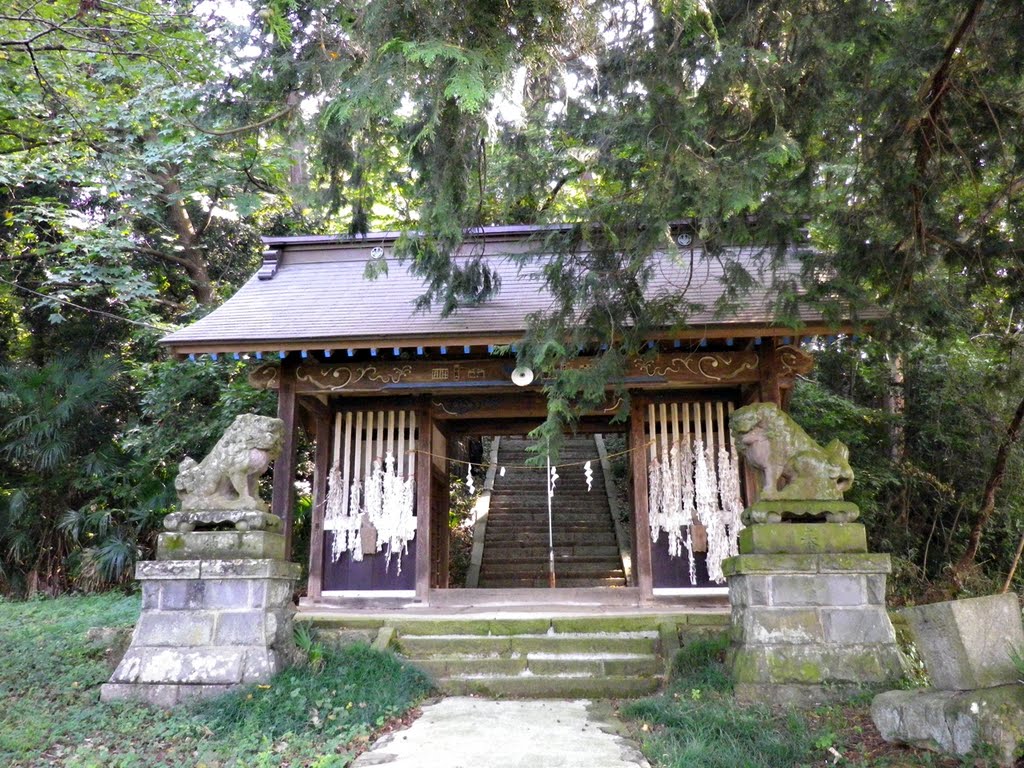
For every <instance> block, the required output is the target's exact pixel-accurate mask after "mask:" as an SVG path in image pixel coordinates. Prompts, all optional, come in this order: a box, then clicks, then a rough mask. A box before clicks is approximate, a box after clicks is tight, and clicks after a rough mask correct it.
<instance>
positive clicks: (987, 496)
mask: <svg viewBox="0 0 1024 768" xmlns="http://www.w3.org/2000/svg"><path fill="white" fill-rule="evenodd" d="M1022 422H1024V399H1022V400H1021V401H1020V403H1019V404H1018V405H1017V411H1016V412H1015V413H1014V414H1013V420H1012V421H1011V422H1010V426H1009V427H1007V429H1006V435H1005V437H1003V442H1002V443H1001V444H1000V445H999V451H998V452H997V453H996V460H995V463H994V464H993V465H992V472H991V473H990V474H989V476H988V482H987V483H985V493H984V495H983V496H982V502H981V510H980V511H979V512H978V517H977V519H976V520H975V521H974V526H973V527H972V528H971V535H970V536H969V537H968V539H967V549H966V550H965V551H964V554H963V556H962V557H961V558H960V560H959V562H957V564H956V565H955V566H954V567H953V580H954V581H956V582H958V583H959V581H960V580H961V578H962V577H963V574H965V573H966V572H967V571H968V570H970V568H971V567H972V566H973V565H974V561H975V559H976V558H977V556H978V546H979V545H980V544H981V533H982V531H983V530H984V528H985V525H986V524H987V523H988V521H989V518H991V517H992V513H993V512H994V511H995V508H996V494H997V493H999V489H1000V488H1001V487H1002V485H1003V479H1004V478H1005V476H1006V462H1007V460H1008V459H1009V458H1010V450H1011V449H1012V448H1013V446H1014V445H1016V444H1017V441H1018V440H1019V439H1020V433H1021V423H1022Z"/></svg>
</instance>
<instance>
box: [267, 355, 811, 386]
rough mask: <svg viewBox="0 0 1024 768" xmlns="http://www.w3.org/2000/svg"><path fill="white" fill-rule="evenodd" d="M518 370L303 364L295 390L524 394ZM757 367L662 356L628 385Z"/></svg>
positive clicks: (724, 375)
mask: <svg viewBox="0 0 1024 768" xmlns="http://www.w3.org/2000/svg"><path fill="white" fill-rule="evenodd" d="M777 360H778V364H779V368H780V374H781V375H782V376H783V377H792V376H795V375H796V374H799V373H806V372H807V371H809V370H810V368H811V364H812V363H811V357H810V356H809V355H808V354H807V353H805V352H803V351H802V350H800V349H798V348H797V347H793V346H784V347H780V348H779V349H778V350H777ZM588 364H589V363H588V362H587V361H586V360H585V359H584V360H578V361H575V362H574V363H573V365H575V366H580V367H582V366H586V365H588ZM514 366H515V363H514V361H512V360H507V359H502V360H469V361H464V362H452V361H447V360H445V361H427V360H413V361H404V360H395V361H393V362H387V361H379V362H378V361H374V362H368V363H337V364H330V365H325V364H321V363H318V362H305V363H302V364H300V365H299V366H298V367H297V368H296V371H295V388H296V392H298V393H302V394H309V393H337V394H342V393H344V394H350V393H351V394H370V393H378V392H389V393H398V392H410V393H411V392H418V391H419V392H421V391H433V392H438V393H441V392H448V391H453V390H454V391H473V390H479V389H488V388H489V389H505V390H509V391H520V390H519V388H517V387H515V386H514V385H513V384H512V382H511V375H512V370H513V368H514ZM758 366H759V358H758V353H757V352H755V351H753V350H743V351H736V352H687V353H680V354H674V355H670V354H662V355H658V356H657V357H654V358H650V359H647V358H640V359H637V360H636V361H634V362H633V364H632V365H631V370H630V371H629V372H628V373H627V375H626V379H625V381H626V383H627V384H628V385H629V386H630V387H636V388H641V389H644V388H654V389H657V388H659V387H678V386H693V387H714V386H736V385H739V384H749V383H755V382H757V381H758V375H759V368H758ZM278 371H279V368H278V366H276V365H262V366H260V367H258V368H257V369H256V370H255V371H254V372H253V373H252V374H251V375H250V377H249V380H250V383H252V385H253V386H255V387H258V388H261V389H277V388H278V386H279V373H278Z"/></svg>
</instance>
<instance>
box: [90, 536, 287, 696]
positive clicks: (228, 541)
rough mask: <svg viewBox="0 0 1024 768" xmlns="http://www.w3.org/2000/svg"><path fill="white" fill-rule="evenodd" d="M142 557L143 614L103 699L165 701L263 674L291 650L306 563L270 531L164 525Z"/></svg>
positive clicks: (215, 690) (272, 670)
mask: <svg viewBox="0 0 1024 768" xmlns="http://www.w3.org/2000/svg"><path fill="white" fill-rule="evenodd" d="M157 552H158V558H160V559H158V560H154V561H148V562H142V563H139V564H138V566H137V568H136V574H135V575H136V578H137V579H139V581H141V582H142V614H141V616H140V617H139V622H138V624H136V626H135V632H134V634H133V635H132V642H131V646H130V647H129V648H128V651H127V652H126V653H125V656H124V658H123V659H122V660H121V663H120V664H119V665H118V667H117V669H116V670H115V671H114V674H113V676H112V677H111V678H110V682H109V683H107V684H106V685H104V686H103V688H102V690H101V698H102V700H104V701H112V700H115V699H126V698H130V699H139V700H142V701H146V702H149V703H151V704H156V705H158V706H172V705H174V704H176V703H178V702H180V701H183V700H187V699H193V698H199V697H207V696H214V695H217V694H220V693H223V692H225V691H228V690H230V689H232V688H234V687H237V686H239V685H242V684H247V683H257V682H265V681H266V680H268V679H269V678H270V677H271V676H273V675H274V674H275V673H276V672H278V671H280V670H281V669H283V668H284V667H285V666H286V665H287V664H288V663H289V662H290V661H291V657H292V653H293V648H294V646H293V639H292V614H293V612H294V608H293V605H292V599H291V598H292V591H293V588H294V584H295V580H296V579H297V578H298V576H299V571H300V569H299V566H298V565H297V564H295V563H290V562H286V561H285V560H283V559H281V558H282V556H283V553H284V537H283V536H282V535H281V534H278V533H268V532H266V531H247V532H238V531H198V532H188V533H165V534H162V535H161V536H160V540H159V543H158V545H157Z"/></svg>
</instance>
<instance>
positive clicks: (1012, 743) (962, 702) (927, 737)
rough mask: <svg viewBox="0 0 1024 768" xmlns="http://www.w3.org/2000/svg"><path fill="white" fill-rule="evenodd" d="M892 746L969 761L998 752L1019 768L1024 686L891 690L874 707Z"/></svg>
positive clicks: (1006, 763)
mask: <svg viewBox="0 0 1024 768" xmlns="http://www.w3.org/2000/svg"><path fill="white" fill-rule="evenodd" d="M871 719H872V720H873V721H874V723H875V727H876V728H878V732H879V733H880V734H881V735H882V738H884V739H885V740H886V741H890V742H896V743H900V744H910V745H912V746H915V747H924V748H927V749H933V750H937V751H940V752H945V753H947V754H950V755H957V756H960V757H965V756H968V755H983V754H986V753H990V752H994V754H995V757H996V758H997V760H998V761H999V764H1000V765H1004V766H1013V765H1014V764H1015V762H1016V757H1017V754H1018V752H1019V751H1020V749H1021V748H1022V747H1024V685H1019V684H1014V685H1003V686H997V687H993V688H985V689H982V690H975V691H940V690H935V689H932V688H926V689H919V690H910V691H887V692H885V693H882V694H879V695H878V696H876V697H875V698H874V700H873V701H872V702H871Z"/></svg>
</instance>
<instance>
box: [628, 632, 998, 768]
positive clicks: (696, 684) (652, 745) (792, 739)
mask: <svg viewBox="0 0 1024 768" xmlns="http://www.w3.org/2000/svg"><path fill="white" fill-rule="evenodd" d="M725 646H726V641H725V640H714V641H706V642H705V641H701V642H695V643H692V644H690V645H687V646H685V647H684V648H683V649H682V650H681V651H680V652H679V655H678V656H677V657H676V659H675V662H674V669H673V676H672V682H671V684H670V685H669V686H668V688H667V689H666V691H665V692H664V693H662V694H660V695H658V696H652V697H650V698H646V699H641V700H639V701H635V702H631V703H629V704H626V705H624V706H623V707H622V708H621V710H620V712H621V714H622V715H623V716H624V717H625V718H626V719H627V721H630V726H631V729H632V730H633V731H634V733H635V735H636V737H637V738H638V739H639V740H640V742H641V746H642V749H643V751H644V754H645V755H647V758H648V759H649V760H650V761H651V764H652V765H653V766H655V768H692V766H700V768H803V767H804V766H807V767H808V768H809V767H810V766H822V765H826V766H833V765H834V766H845V767H846V768H926V767H927V768H951V767H952V766H960V765H962V764H963V763H961V762H960V761H959V760H951V759H947V758H942V757H939V756H938V755H935V754H933V753H931V752H927V751H924V750H915V749H907V748H903V747H897V746H894V745H892V744H887V743H886V742H884V741H883V740H882V739H881V737H879V735H878V733H877V731H876V730H875V727H874V725H873V724H872V723H871V716H870V712H869V708H870V703H871V695H870V694H865V695H864V696H862V697H859V698H857V699H854V700H852V701H850V702H848V703H845V704H841V705H835V706H831V707H822V708H819V709H816V710H813V711H810V712H797V711H794V710H788V709H778V708H770V707H768V706H751V707H741V706H738V705H737V704H736V703H735V701H734V700H733V697H732V681H731V680H730V679H729V675H728V674H727V672H726V669H725V665H724V663H723V657H724V651H725ZM966 764H969V765H985V764H986V763H985V761H984V760H980V761H978V762H973V761H971V762H968V763H966Z"/></svg>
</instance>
